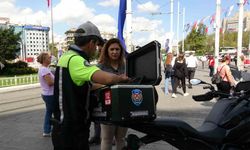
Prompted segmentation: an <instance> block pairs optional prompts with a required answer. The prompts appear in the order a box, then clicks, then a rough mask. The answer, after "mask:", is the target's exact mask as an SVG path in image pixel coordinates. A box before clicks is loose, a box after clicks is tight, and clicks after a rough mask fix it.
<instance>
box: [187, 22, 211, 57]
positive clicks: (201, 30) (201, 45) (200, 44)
mask: <svg viewBox="0 0 250 150" xmlns="http://www.w3.org/2000/svg"><path fill="white" fill-rule="evenodd" d="M184 42H185V43H184V49H185V50H193V51H195V52H196V53H204V52H205V51H206V44H207V33H206V26H205V25H204V24H199V27H198V29H197V30H196V29H195V28H192V30H191V32H190V33H189V34H188V35H187V37H186V39H185V41H184Z"/></svg>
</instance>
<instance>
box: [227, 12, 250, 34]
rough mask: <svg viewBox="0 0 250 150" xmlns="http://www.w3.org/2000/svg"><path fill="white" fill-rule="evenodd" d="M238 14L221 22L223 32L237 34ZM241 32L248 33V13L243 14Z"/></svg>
mask: <svg viewBox="0 0 250 150" xmlns="http://www.w3.org/2000/svg"><path fill="white" fill-rule="evenodd" d="M238 19H239V13H236V14H235V15H234V16H232V17H230V18H225V19H223V21H222V29H223V32H238ZM243 31H250V12H244V17H243Z"/></svg>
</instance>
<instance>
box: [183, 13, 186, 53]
mask: <svg viewBox="0 0 250 150" xmlns="http://www.w3.org/2000/svg"><path fill="white" fill-rule="evenodd" d="M182 15H183V16H182V23H183V29H182V52H183V53H184V44H185V41H184V40H185V39H184V33H185V15H186V14H185V8H183V14H182Z"/></svg>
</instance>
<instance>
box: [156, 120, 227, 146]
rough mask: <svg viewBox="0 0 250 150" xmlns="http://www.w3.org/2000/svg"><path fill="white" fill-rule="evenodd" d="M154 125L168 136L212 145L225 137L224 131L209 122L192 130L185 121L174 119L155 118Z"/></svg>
mask: <svg viewBox="0 0 250 150" xmlns="http://www.w3.org/2000/svg"><path fill="white" fill-rule="evenodd" d="M153 122H154V125H156V126H157V127H160V128H161V129H162V130H165V131H166V132H168V133H169V132H171V133H170V134H172V135H174V134H179V135H180V134H181V136H180V137H192V138H198V139H203V140H204V141H208V142H212V143H220V142H221V141H222V140H223V138H224V137H225V134H226V131H225V130H224V129H222V128H220V127H218V126H217V125H215V124H213V123H211V122H205V123H203V124H202V126H200V127H198V128H194V127H192V126H190V125H189V124H188V123H186V122H185V121H182V120H179V119H175V118H157V119H155V120H154V121H153Z"/></svg>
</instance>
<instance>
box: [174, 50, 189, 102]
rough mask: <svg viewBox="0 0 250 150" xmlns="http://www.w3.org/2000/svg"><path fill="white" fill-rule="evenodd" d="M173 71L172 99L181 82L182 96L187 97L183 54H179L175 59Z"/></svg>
mask: <svg viewBox="0 0 250 150" xmlns="http://www.w3.org/2000/svg"><path fill="white" fill-rule="evenodd" d="M173 70H174V75H173V78H174V89H173V94H172V98H176V97H177V95H176V92H177V86H178V84H179V83H180V82H181V84H182V90H183V96H188V95H189V94H188V93H187V92H186V76H187V65H186V62H185V59H184V54H183V53H180V54H179V56H178V57H177V58H176V59H175V63H174V66H173Z"/></svg>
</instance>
